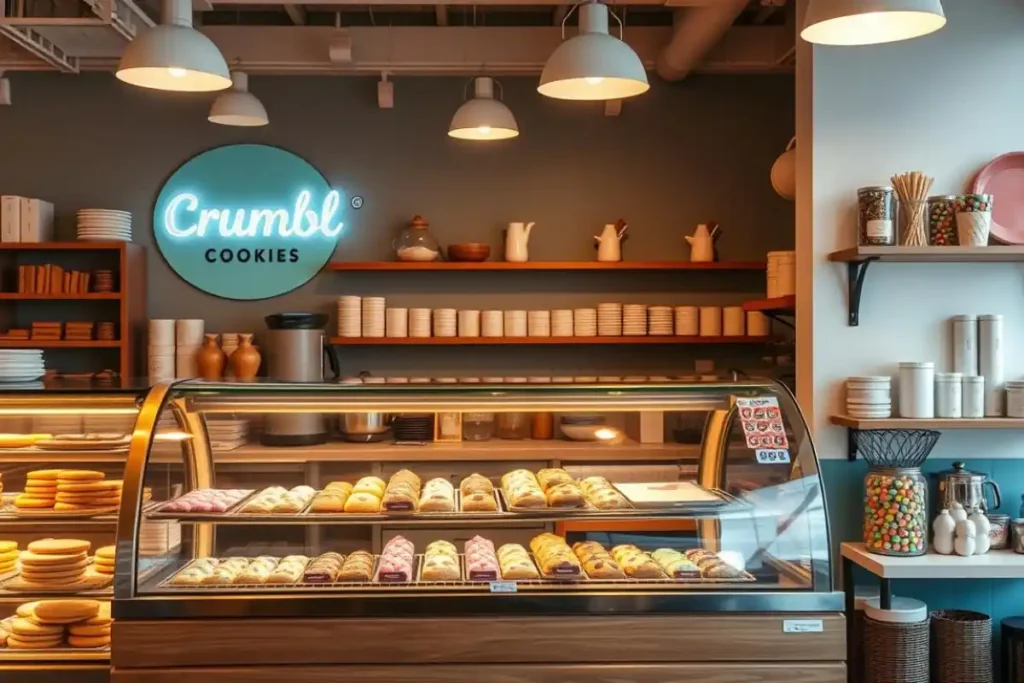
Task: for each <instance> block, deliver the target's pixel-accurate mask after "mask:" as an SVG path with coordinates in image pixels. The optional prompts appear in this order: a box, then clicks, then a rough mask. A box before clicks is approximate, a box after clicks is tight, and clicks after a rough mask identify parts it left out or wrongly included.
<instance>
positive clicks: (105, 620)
mask: <svg viewBox="0 0 1024 683" xmlns="http://www.w3.org/2000/svg"><path fill="white" fill-rule="evenodd" d="M113 621H114V620H113V619H111V618H110V613H109V610H108V613H107V614H104V613H103V610H100V613H99V615H97V616H95V617H93V618H92V619H86V620H85V621H78V622H75V623H74V624H73V626H76V627H77V626H107V627H109V626H110V624H111V623H113Z"/></svg>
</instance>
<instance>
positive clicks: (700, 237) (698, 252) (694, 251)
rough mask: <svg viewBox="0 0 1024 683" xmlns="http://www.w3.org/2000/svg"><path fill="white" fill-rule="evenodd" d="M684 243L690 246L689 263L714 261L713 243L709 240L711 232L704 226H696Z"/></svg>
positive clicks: (702, 224)
mask: <svg viewBox="0 0 1024 683" xmlns="http://www.w3.org/2000/svg"><path fill="white" fill-rule="evenodd" d="M686 241H687V242H689V244H690V260H691V261H699V262H704V261H714V260H715V249H714V242H713V241H712V240H711V231H710V230H709V229H708V226H707V225H706V224H704V223H701V224H700V225H698V226H697V229H696V230H695V231H694V233H693V234H692V235H687V236H686Z"/></svg>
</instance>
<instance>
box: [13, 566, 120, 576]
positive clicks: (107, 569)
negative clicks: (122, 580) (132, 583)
mask: <svg viewBox="0 0 1024 683" xmlns="http://www.w3.org/2000/svg"><path fill="white" fill-rule="evenodd" d="M92 569H93V571H94V572H96V573H97V574H103V575H104V576H113V575H114V565H105V564H94V565H93V566H92ZM2 573H3V572H0V574H2Z"/></svg>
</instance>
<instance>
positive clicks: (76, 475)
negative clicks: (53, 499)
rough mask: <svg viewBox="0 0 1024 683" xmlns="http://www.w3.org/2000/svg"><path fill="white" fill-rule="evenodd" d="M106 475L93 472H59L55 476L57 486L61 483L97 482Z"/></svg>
mask: <svg viewBox="0 0 1024 683" xmlns="http://www.w3.org/2000/svg"><path fill="white" fill-rule="evenodd" d="M105 476H106V475H105V474H103V473H102V472H96V471H94V470H60V472H59V473H58V474H57V477H56V478H57V481H58V485H59V484H60V483H61V482H68V483H81V482H85V481H99V480H100V479H103V477H105Z"/></svg>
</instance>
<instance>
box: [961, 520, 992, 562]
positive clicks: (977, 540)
mask: <svg viewBox="0 0 1024 683" xmlns="http://www.w3.org/2000/svg"><path fill="white" fill-rule="evenodd" d="M967 519H968V521H970V522H971V523H973V524H974V529H975V531H977V532H978V533H977V535H976V536H975V537H974V554H975V555H984V554H985V553H987V552H988V549H989V548H990V547H991V545H992V541H991V539H989V537H988V532H989V531H991V530H992V525H991V524H990V523H989V521H988V517H986V516H985V513H984V512H982V511H981V510H975V511H974V514H972V515H971V516H970V517H968V518H967Z"/></svg>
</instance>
